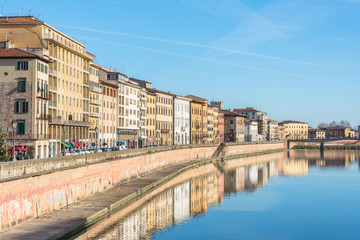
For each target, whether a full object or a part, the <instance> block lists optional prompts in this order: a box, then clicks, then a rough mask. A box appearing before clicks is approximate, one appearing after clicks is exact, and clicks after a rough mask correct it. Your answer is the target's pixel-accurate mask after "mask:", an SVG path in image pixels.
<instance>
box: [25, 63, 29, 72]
mask: <svg viewBox="0 0 360 240" xmlns="http://www.w3.org/2000/svg"><path fill="white" fill-rule="evenodd" d="M28 68H29V63H28V62H25V70H28Z"/></svg>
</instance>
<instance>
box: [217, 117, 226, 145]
mask: <svg viewBox="0 0 360 240" xmlns="http://www.w3.org/2000/svg"><path fill="white" fill-rule="evenodd" d="M224 124H225V119H224V113H223V112H222V111H220V110H219V117H218V130H219V143H224V141H225V139H224V134H225V125H224Z"/></svg>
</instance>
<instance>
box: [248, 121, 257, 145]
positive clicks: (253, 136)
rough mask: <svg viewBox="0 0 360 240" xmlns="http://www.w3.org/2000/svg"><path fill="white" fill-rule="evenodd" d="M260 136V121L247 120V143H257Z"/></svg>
mask: <svg viewBox="0 0 360 240" xmlns="http://www.w3.org/2000/svg"><path fill="white" fill-rule="evenodd" d="M258 135H259V130H258V121H251V120H249V119H245V141H246V142H256V141H258V139H259V137H258Z"/></svg>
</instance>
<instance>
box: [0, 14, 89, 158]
mask: <svg viewBox="0 0 360 240" xmlns="http://www.w3.org/2000/svg"><path fill="white" fill-rule="evenodd" d="M19 36H21V37H19ZM0 41H11V42H12V43H13V44H14V47H16V48H23V49H26V51H31V52H32V53H34V54H36V55H39V56H40V57H43V58H46V59H50V60H51V62H50V63H49V80H48V82H49V103H50V104H49V119H48V122H49V124H48V125H49V127H48V128H49V130H48V132H49V152H50V153H49V155H50V156H51V157H53V156H58V155H60V152H61V149H62V147H63V145H64V144H65V145H66V146H68V147H70V146H72V147H77V148H82V147H83V146H86V145H87V144H88V143H89V126H90V122H89V63H90V62H91V61H92V60H93V59H94V55H92V54H90V53H88V52H87V51H86V49H85V45H83V44H81V43H79V42H77V41H76V40H74V39H72V38H70V37H69V36H67V35H65V34H64V33H62V32H60V31H59V30H57V29H55V28H54V27H52V26H50V25H48V24H47V23H45V22H42V21H40V20H39V19H37V18H35V17H33V16H26V17H25V16H21V17H0ZM63 137H65V138H63ZM62 142H63V143H64V144H62Z"/></svg>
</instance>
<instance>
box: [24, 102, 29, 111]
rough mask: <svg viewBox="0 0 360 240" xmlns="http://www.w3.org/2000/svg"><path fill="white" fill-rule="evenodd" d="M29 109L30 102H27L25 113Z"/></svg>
mask: <svg viewBox="0 0 360 240" xmlns="http://www.w3.org/2000/svg"><path fill="white" fill-rule="evenodd" d="M28 110H29V103H28V102H25V111H24V112H25V113H27V112H28Z"/></svg>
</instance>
